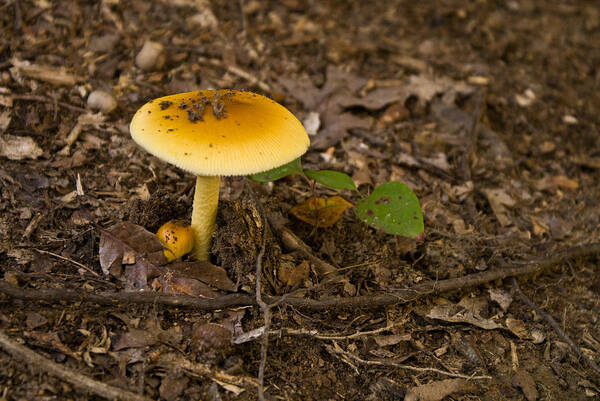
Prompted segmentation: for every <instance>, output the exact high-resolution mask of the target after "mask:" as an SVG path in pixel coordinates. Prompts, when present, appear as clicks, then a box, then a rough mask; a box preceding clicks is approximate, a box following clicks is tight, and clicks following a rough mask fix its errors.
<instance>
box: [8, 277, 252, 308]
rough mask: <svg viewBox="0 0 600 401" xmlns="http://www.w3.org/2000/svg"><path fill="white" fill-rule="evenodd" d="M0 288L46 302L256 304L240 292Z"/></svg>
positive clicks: (194, 305)
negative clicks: (200, 293)
mask: <svg viewBox="0 0 600 401" xmlns="http://www.w3.org/2000/svg"><path fill="white" fill-rule="evenodd" d="M0 292H2V293H4V294H6V295H8V296H10V297H12V298H15V299H21V300H24V301H45V302H51V303H55V302H59V301H65V302H93V303H96V304H99V305H109V306H117V305H118V304H123V305H131V304H141V305H152V304H156V305H163V306H171V307H181V308H195V309H199V310H218V309H226V308H233V307H237V306H248V305H256V301H255V299H254V298H253V297H251V296H249V295H243V294H231V295H225V296H222V297H219V298H215V299H208V298H199V297H193V296H190V295H172V294H161V293H155V292H138V291H135V292H134V291H132V292H111V293H99V294H97V293H94V292H92V291H85V290H70V289H66V288H36V289H31V290H30V289H25V288H20V287H17V286H14V285H12V284H9V283H7V282H5V281H0Z"/></svg>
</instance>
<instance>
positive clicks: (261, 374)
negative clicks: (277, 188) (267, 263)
mask: <svg viewBox="0 0 600 401" xmlns="http://www.w3.org/2000/svg"><path fill="white" fill-rule="evenodd" d="M246 188H247V189H248V193H249V194H250V196H251V197H252V200H253V201H254V203H255V205H256V207H257V209H258V211H259V212H260V214H261V217H262V220H263V227H262V229H263V232H262V239H261V244H260V252H259V253H258V256H257V257H256V303H257V304H258V306H259V307H260V309H261V311H262V313H263V316H264V320H265V325H264V330H265V331H264V332H265V333H268V332H269V327H270V326H271V308H269V305H267V304H266V302H265V301H264V300H263V298H262V294H261V291H262V284H261V277H262V260H263V257H264V256H265V250H266V246H267V228H268V226H267V215H266V212H265V208H264V207H263V205H262V203H260V201H259V200H258V197H257V196H256V194H255V193H254V191H253V190H252V187H251V186H250V184H249V183H248V180H246ZM268 349H269V336H268V335H263V336H262V343H261V346H260V364H259V366H258V399H259V400H260V401H264V399H265V389H264V384H265V366H266V364H267V353H268Z"/></svg>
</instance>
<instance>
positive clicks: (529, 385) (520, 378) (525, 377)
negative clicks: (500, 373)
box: [512, 368, 539, 401]
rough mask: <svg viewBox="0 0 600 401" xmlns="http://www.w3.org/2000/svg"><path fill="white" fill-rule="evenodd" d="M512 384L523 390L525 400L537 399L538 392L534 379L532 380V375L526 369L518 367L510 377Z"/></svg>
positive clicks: (532, 400) (533, 400)
mask: <svg viewBox="0 0 600 401" xmlns="http://www.w3.org/2000/svg"><path fill="white" fill-rule="evenodd" d="M512 384H513V386H516V387H519V388H520V389H521V390H522V391H523V394H525V398H527V401H535V400H537V399H538V397H539V393H538V391H537V388H536V387H535V381H534V380H533V377H531V374H529V372H527V371H526V370H524V369H521V368H518V369H517V371H516V372H515V375H514V376H513V378H512Z"/></svg>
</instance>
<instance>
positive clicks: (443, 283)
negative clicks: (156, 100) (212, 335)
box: [0, 243, 600, 311]
mask: <svg viewBox="0 0 600 401" xmlns="http://www.w3.org/2000/svg"><path fill="white" fill-rule="evenodd" d="M595 254H600V243H593V244H589V245H583V246H578V247H572V248H568V249H566V250H563V251H561V252H558V253H557V254H556V255H554V256H551V257H547V258H540V259H536V260H533V261H532V262H529V264H526V265H524V266H523V265H521V266H519V265H506V266H503V267H502V268H498V269H493V270H489V271H485V272H481V273H474V274H468V275H466V276H463V277H459V278H454V279H448V280H440V281H436V282H432V283H425V284H420V285H416V286H414V287H411V288H406V289H400V290H396V291H394V292H392V293H385V294H382V295H368V296H358V297H348V298H326V299H322V300H315V299H308V298H300V297H289V298H287V299H286V300H285V301H284V302H283V303H282V304H283V305H289V306H292V307H295V308H303V309H308V310H313V311H338V310H348V309H358V308H360V309H377V308H381V307H384V306H389V305H394V304H406V303H408V302H411V301H415V300H417V299H420V298H423V297H425V296H427V295H438V294H440V293H443V292H447V291H453V290H458V289H463V290H464V289H466V288H471V287H476V286H478V285H482V284H485V283H489V282H492V281H495V280H502V279H505V278H508V277H519V276H523V275H528V274H534V273H539V272H541V271H542V270H544V269H545V268H547V267H549V266H552V265H554V264H557V263H560V262H561V261H563V260H567V259H570V258H576V257H584V256H589V255H595ZM0 292H3V293H5V294H6V295H8V296H10V297H12V298H16V299H22V300H26V301H48V302H57V301H71V302H84V301H87V302H95V303H97V304H101V305H115V304H118V303H126V304H156V305H164V306H171V307H179V308H195V309H199V310H216V309H225V308H231V307H236V306H255V305H257V303H256V298H255V297H252V296H249V295H244V294H230V295H225V296H222V297H218V298H214V299H207V298H198V297H192V296H189V295H173V294H157V293H154V292H118V293H101V294H96V293H94V292H90V291H85V290H69V289H50V288H46V289H35V290H28V289H24V288H20V287H16V286H14V285H12V284H9V283H7V282H3V281H0ZM264 299H265V301H266V302H268V303H269V304H272V303H274V302H277V301H279V300H280V299H281V297H272V296H266V297H264Z"/></svg>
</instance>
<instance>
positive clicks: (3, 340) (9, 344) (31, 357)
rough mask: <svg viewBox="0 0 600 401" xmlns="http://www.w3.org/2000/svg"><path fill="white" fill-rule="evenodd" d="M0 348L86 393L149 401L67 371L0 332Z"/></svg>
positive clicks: (111, 398) (118, 398) (127, 399)
mask: <svg viewBox="0 0 600 401" xmlns="http://www.w3.org/2000/svg"><path fill="white" fill-rule="evenodd" d="M0 347H1V348H2V349H4V351H6V352H8V353H9V354H11V355H12V356H13V357H14V358H16V359H18V360H21V361H23V362H25V363H26V364H27V365H29V367H31V368H34V369H36V370H38V371H40V372H43V373H47V374H49V375H52V376H55V377H57V378H59V379H61V380H63V381H65V382H67V383H70V384H72V385H73V386H74V387H77V388H79V389H80V390H82V391H85V392H87V393H92V394H94V395H97V396H99V397H103V398H106V399H109V400H123V401H149V398H146V397H144V396H142V395H139V394H135V393H132V392H130V391H126V390H121V389H120V388H117V387H113V386H109V385H108V384H105V383H101V382H98V381H96V380H92V379H90V378H89V377H87V376H84V375H82V374H80V373H77V372H74V371H72V370H70V369H67V368H66V367H64V366H62V365H60V364H58V363H56V362H53V361H51V360H50V359H48V358H46V357H44V356H42V355H39V354H38V353H36V352H34V351H32V350H30V349H29V348H27V347H25V346H23V345H21V344H18V343H16V342H14V341H13V340H11V339H10V338H9V337H7V336H6V335H5V334H4V333H2V332H0Z"/></svg>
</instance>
